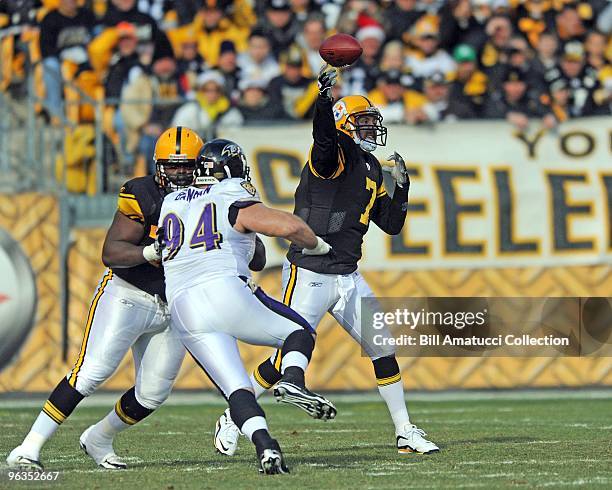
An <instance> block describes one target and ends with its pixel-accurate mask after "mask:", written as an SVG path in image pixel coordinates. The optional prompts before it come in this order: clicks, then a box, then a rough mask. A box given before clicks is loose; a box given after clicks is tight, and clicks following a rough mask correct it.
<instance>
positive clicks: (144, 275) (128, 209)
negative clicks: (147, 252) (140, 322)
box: [113, 175, 166, 301]
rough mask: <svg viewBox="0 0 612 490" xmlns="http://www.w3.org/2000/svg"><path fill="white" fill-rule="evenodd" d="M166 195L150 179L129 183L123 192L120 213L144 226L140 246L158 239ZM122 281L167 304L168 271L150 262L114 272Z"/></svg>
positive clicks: (120, 200) (135, 180) (120, 192)
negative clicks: (166, 276) (165, 278)
mask: <svg viewBox="0 0 612 490" xmlns="http://www.w3.org/2000/svg"><path fill="white" fill-rule="evenodd" d="M164 196H165V192H164V190H163V189H161V188H160V187H159V186H158V185H157V183H156V182H155V177H153V176H152V175H148V176H146V177H138V178H136V179H132V180H129V181H127V182H126V183H125V185H124V186H123V187H122V188H121V191H119V199H118V207H119V212H120V213H122V214H124V215H125V216H127V217H128V218H130V219H132V220H134V221H137V222H138V223H140V224H142V225H143V226H144V235H143V237H142V240H141V241H140V243H139V244H138V245H144V246H146V245H150V244H151V243H153V242H154V240H155V238H156V235H157V223H158V221H159V213H160V211H161V206H162V202H163V200H164ZM113 272H114V273H115V274H116V275H117V276H118V277H120V278H121V279H123V280H125V281H127V282H129V283H130V284H132V285H133V286H136V287H137V288H140V289H142V290H143V291H144V292H146V293H149V294H159V295H160V296H161V297H162V298H163V299H164V301H165V299H166V283H165V282H164V271H163V269H162V268H161V267H155V266H153V265H151V264H149V263H148V262H146V263H144V264H140V265H136V266H133V267H126V268H117V269H113Z"/></svg>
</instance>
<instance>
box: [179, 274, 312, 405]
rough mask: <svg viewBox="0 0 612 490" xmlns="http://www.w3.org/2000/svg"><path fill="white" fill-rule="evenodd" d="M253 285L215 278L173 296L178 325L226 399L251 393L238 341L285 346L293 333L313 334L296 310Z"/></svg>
mask: <svg viewBox="0 0 612 490" xmlns="http://www.w3.org/2000/svg"><path fill="white" fill-rule="evenodd" d="M249 284H250V283H247V282H246V280H245V279H241V278H239V277H235V276H227V277H220V278H214V279H211V280H208V281H206V284H200V285H197V286H195V287H190V288H188V289H183V290H180V291H178V292H177V293H176V296H175V297H174V298H170V313H171V316H172V325H173V328H176V330H177V332H178V333H179V337H180V339H181V340H182V342H183V343H184V344H185V347H186V348H187V350H188V351H189V353H190V354H191V355H192V356H193V357H194V358H195V360H196V361H197V362H198V364H199V365H200V367H201V368H202V369H203V370H204V371H205V372H206V374H207V375H208V377H209V378H210V379H211V381H212V382H213V383H214V384H215V385H216V386H217V388H218V389H219V390H220V391H221V392H222V393H223V394H224V396H225V397H226V398H229V396H230V395H231V394H232V393H233V392H234V391H236V390H239V389H246V390H250V391H252V385H251V381H250V379H249V375H248V374H247V372H246V370H245V368H244V365H243V364H242V359H241V358H240V353H239V351H238V345H237V342H236V339H238V340H241V341H243V342H246V343H248V344H253V345H266V346H270V347H277V348H279V349H280V348H281V347H282V345H283V342H284V341H285V339H286V338H287V337H288V336H289V335H290V334H291V333H292V332H295V331H296V330H299V329H302V328H306V329H307V330H310V331H312V332H314V331H313V330H312V328H311V327H310V325H308V323H307V322H306V321H305V320H304V319H303V318H301V317H300V316H299V315H298V314H296V313H295V311H293V310H291V308H289V307H287V306H285V305H284V304H282V303H280V302H279V301H276V300H275V299H273V298H270V297H269V296H267V295H266V294H265V293H264V292H263V290H262V289H261V288H257V289H255V288H254V287H252V285H251V286H250V285H249Z"/></svg>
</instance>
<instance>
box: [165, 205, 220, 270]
mask: <svg viewBox="0 0 612 490" xmlns="http://www.w3.org/2000/svg"><path fill="white" fill-rule="evenodd" d="M162 226H163V227H164V233H165V235H164V239H165V242H166V248H167V249H168V255H166V257H165V258H164V262H165V261H166V260H172V259H173V258H174V257H176V254H177V253H178V252H179V250H180V249H181V247H182V246H183V241H184V239H185V226H184V225H183V222H182V221H181V219H180V218H179V217H178V216H177V215H176V214H174V213H169V214H167V215H166V216H165V217H164V219H163V220H162ZM222 242H223V236H222V235H221V233H219V232H218V231H217V209H216V206H215V203H214V202H211V203H208V204H207V205H206V206H205V207H204V210H203V211H202V214H201V215H200V218H199V219H198V223H197V224H196V227H195V231H194V232H193V235H192V236H191V240H190V241H189V247H190V248H200V247H204V251H206V252H208V251H209V250H214V249H216V248H221V243H222Z"/></svg>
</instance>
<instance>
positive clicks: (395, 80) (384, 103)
mask: <svg viewBox="0 0 612 490" xmlns="http://www.w3.org/2000/svg"><path fill="white" fill-rule="evenodd" d="M402 76H404V75H403V74H402V72H400V71H399V70H389V71H383V72H382V73H381V75H380V76H379V77H378V80H377V83H376V88H375V89H374V90H372V91H371V92H370V93H369V94H368V99H370V101H372V104H374V105H375V106H376V107H378V109H379V110H380V113H381V114H382V116H383V119H384V121H385V123H390V124H393V123H402V122H404V118H405V114H406V105H405V101H404V95H405V93H406V87H404V85H402Z"/></svg>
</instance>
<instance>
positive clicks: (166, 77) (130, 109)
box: [120, 56, 185, 173]
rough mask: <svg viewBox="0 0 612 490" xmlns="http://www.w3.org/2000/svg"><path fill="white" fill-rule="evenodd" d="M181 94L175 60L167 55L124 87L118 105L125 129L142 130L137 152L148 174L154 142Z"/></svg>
mask: <svg viewBox="0 0 612 490" xmlns="http://www.w3.org/2000/svg"><path fill="white" fill-rule="evenodd" d="M184 95H185V94H184V93H183V91H182V88H181V84H180V82H179V77H178V72H177V67H176V61H175V60H174V58H172V57H169V56H166V57H164V58H160V59H158V60H155V61H154V62H153V64H152V66H151V73H142V74H141V75H140V76H138V77H135V79H134V80H132V81H130V83H129V84H128V85H127V86H126V87H125V88H124V90H123V93H122V97H121V99H122V103H121V108H120V110H121V115H122V118H123V122H124V123H125V126H126V130H127V131H131V132H132V133H134V132H139V133H141V136H140V141H139V143H138V153H139V155H140V156H141V157H142V158H143V159H144V162H145V165H146V166H147V167H148V170H149V172H150V173H153V172H154V170H155V169H154V165H153V149H154V148H155V141H156V139H157V137H158V136H159V135H160V134H161V133H162V132H163V131H164V130H165V129H166V128H167V127H168V126H170V123H171V121H172V117H173V116H174V113H175V112H176V110H177V108H178V106H179V105H180V99H181V98H182V97H183V96H184ZM132 101H138V102H136V103H134V102H132Z"/></svg>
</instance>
